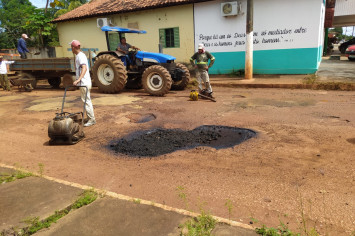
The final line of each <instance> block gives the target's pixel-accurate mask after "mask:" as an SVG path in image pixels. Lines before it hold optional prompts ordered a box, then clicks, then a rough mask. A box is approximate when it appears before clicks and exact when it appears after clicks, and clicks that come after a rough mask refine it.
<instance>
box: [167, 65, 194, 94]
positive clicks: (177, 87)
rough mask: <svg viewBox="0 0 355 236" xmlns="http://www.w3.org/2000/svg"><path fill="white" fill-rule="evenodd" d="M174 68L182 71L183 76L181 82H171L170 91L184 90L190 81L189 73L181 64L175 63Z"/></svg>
mask: <svg viewBox="0 0 355 236" xmlns="http://www.w3.org/2000/svg"><path fill="white" fill-rule="evenodd" d="M176 68H178V69H181V70H183V71H184V74H183V75H182V79H181V80H179V81H176V82H173V84H172V85H171V89H173V90H184V89H185V88H186V86H187V84H188V83H189V81H190V71H189V69H187V67H186V66H185V65H184V64H181V63H176Z"/></svg>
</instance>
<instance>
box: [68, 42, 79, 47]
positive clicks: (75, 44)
mask: <svg viewBox="0 0 355 236" xmlns="http://www.w3.org/2000/svg"><path fill="white" fill-rule="evenodd" d="M69 45H70V46H72V47H76V48H77V47H79V46H80V42H79V41H78V40H73V41H71V42H70V43H69Z"/></svg>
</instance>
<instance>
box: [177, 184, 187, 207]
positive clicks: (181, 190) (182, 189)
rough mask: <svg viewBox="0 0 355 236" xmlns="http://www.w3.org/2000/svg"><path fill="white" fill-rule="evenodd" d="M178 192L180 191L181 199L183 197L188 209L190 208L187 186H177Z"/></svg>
mask: <svg viewBox="0 0 355 236" xmlns="http://www.w3.org/2000/svg"><path fill="white" fill-rule="evenodd" d="M176 190H177V192H178V196H179V198H180V199H182V200H183V201H184V203H185V207H186V209H187V210H188V209H189V202H188V200H187V195H186V192H185V188H184V187H183V186H178V187H177V188H176Z"/></svg>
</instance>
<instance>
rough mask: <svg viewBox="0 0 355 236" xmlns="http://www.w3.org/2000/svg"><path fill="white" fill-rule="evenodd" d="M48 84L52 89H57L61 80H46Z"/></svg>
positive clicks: (54, 78) (57, 78)
mask: <svg viewBox="0 0 355 236" xmlns="http://www.w3.org/2000/svg"><path fill="white" fill-rule="evenodd" d="M48 83H49V84H50V85H51V86H52V87H53V88H59V85H60V84H61V83H62V80H61V78H60V77H52V78H49V79H48Z"/></svg>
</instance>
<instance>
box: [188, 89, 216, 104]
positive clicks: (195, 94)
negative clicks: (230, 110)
mask: <svg viewBox="0 0 355 236" xmlns="http://www.w3.org/2000/svg"><path fill="white" fill-rule="evenodd" d="M199 97H201V98H202V99H208V100H211V101H213V102H216V99H215V98H214V97H212V96H211V94H209V93H208V92H207V90H206V89H204V90H202V91H201V92H200V93H199V92H198V91H196V90H191V92H190V100H192V101H197V100H198V98H199Z"/></svg>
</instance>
